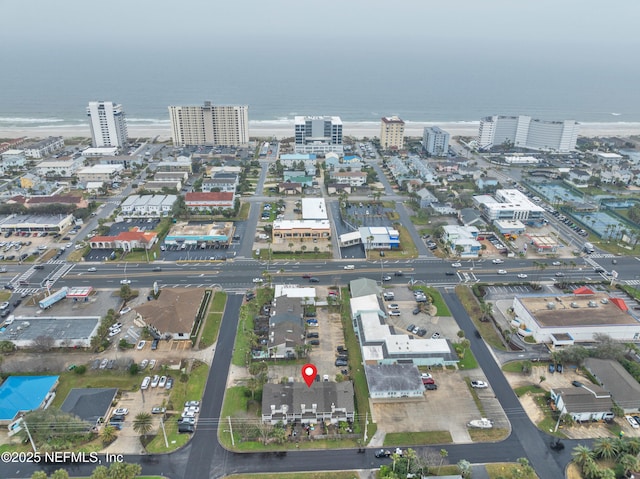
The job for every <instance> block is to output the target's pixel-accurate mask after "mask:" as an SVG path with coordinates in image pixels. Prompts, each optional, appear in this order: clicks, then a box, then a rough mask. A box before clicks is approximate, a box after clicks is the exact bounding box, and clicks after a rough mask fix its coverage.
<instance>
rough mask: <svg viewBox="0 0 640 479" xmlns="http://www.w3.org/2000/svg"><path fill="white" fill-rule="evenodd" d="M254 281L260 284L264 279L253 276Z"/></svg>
mask: <svg viewBox="0 0 640 479" xmlns="http://www.w3.org/2000/svg"><path fill="white" fill-rule="evenodd" d="M253 282H254V283H256V284H260V283H264V280H263V279H262V278H253Z"/></svg>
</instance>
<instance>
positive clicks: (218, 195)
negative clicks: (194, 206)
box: [184, 191, 233, 201]
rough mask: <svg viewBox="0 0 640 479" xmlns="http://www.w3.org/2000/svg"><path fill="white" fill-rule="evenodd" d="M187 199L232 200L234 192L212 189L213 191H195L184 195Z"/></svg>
mask: <svg viewBox="0 0 640 479" xmlns="http://www.w3.org/2000/svg"><path fill="white" fill-rule="evenodd" d="M184 200H185V201H232V200H233V193H229V192H222V191H212V192H211V193H201V192H193V193H186V194H185V195H184Z"/></svg>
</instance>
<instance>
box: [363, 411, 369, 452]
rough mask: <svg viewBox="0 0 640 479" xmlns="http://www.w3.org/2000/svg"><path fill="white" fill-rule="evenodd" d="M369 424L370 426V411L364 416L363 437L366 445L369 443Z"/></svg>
mask: <svg viewBox="0 0 640 479" xmlns="http://www.w3.org/2000/svg"><path fill="white" fill-rule="evenodd" d="M367 426H369V412H368V411H367V413H366V414H365V416H364V438H363V442H364V444H365V445H366V444H367Z"/></svg>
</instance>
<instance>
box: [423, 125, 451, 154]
mask: <svg viewBox="0 0 640 479" xmlns="http://www.w3.org/2000/svg"><path fill="white" fill-rule="evenodd" d="M422 149H423V150H424V151H425V152H426V153H427V154H429V155H430V156H447V154H448V153H449V133H447V132H446V131H444V130H441V129H440V128H439V127H437V126H430V127H426V128H425V129H424V130H423V132H422Z"/></svg>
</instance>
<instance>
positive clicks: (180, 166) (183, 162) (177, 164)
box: [156, 156, 193, 173]
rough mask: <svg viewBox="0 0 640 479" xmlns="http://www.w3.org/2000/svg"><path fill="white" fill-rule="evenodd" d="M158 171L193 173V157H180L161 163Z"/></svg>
mask: <svg viewBox="0 0 640 479" xmlns="http://www.w3.org/2000/svg"><path fill="white" fill-rule="evenodd" d="M156 171H184V172H186V173H192V171H193V169H192V165H191V156H178V157H177V158H176V159H175V160H168V161H160V162H159V163H158V164H157V166H156Z"/></svg>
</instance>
